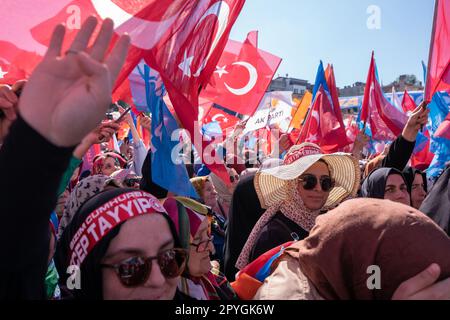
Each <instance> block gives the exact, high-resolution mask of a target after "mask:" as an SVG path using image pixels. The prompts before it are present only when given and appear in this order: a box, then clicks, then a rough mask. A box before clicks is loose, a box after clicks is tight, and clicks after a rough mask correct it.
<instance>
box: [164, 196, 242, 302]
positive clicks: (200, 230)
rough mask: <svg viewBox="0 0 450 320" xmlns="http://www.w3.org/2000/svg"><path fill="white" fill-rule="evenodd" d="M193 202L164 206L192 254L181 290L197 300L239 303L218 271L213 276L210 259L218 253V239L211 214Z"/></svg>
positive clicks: (172, 202)
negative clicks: (216, 241) (215, 240)
mask: <svg viewBox="0 0 450 320" xmlns="http://www.w3.org/2000/svg"><path fill="white" fill-rule="evenodd" d="M188 202H190V203H188ZM193 202H194V201H193V200H190V199H188V200H186V199H181V198H178V197H177V198H169V199H167V200H166V201H165V202H164V208H165V209H166V210H167V212H168V214H169V216H170V218H171V219H172V221H173V222H174V224H175V228H176V230H177V232H178V235H179V238H180V241H181V244H182V246H183V248H184V249H186V250H187V251H188V252H189V256H188V262H187V265H186V269H185V270H184V273H183V275H182V278H181V281H180V282H179V285H178V288H179V290H180V291H181V292H182V293H183V294H185V295H187V296H189V297H191V298H194V299H197V300H231V299H237V296H236V294H235V292H234V290H233V289H232V288H231V285H230V284H229V282H228V281H227V279H226V278H225V277H224V276H223V275H222V274H220V272H218V271H217V270H214V272H212V264H211V258H210V257H211V254H212V253H213V252H214V246H213V240H214V236H213V235H212V234H211V221H212V219H213V217H212V213H211V210H210V209H209V208H207V207H205V206H203V205H200V204H193Z"/></svg>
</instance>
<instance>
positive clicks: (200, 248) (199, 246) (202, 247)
mask: <svg viewBox="0 0 450 320" xmlns="http://www.w3.org/2000/svg"><path fill="white" fill-rule="evenodd" d="M213 240H214V236H211V237H210V238H209V239H208V240H205V241H202V242H200V243H191V244H190V245H191V246H193V247H195V248H196V251H197V253H202V252H205V251H207V250H208V249H209V244H210V243H211V242H213Z"/></svg>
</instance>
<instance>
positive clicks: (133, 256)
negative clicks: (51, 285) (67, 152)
mask: <svg viewBox="0 0 450 320" xmlns="http://www.w3.org/2000/svg"><path fill="white" fill-rule="evenodd" d="M187 254H188V253H187V251H186V250H185V249H183V248H182V247H181V244H180V241H179V239H178V235H177V232H176V231H175V227H174V226H173V223H172V221H171V219H170V218H169V216H168V215H167V213H166V211H165V209H164V207H163V206H162V205H161V204H160V202H159V201H158V200H157V199H156V198H155V197H153V196H152V195H150V194H148V193H146V192H143V191H137V190H135V189H119V188H116V189H113V190H107V191H104V192H102V193H100V194H98V195H96V196H94V197H92V198H91V199H89V200H88V201H86V202H85V203H84V204H83V205H82V206H81V207H80V209H79V210H78V211H77V213H76V214H75V215H74V217H73V218H72V221H71V222H70V224H69V225H68V226H67V227H66V229H65V230H64V232H63V234H62V237H61V239H60V241H59V242H58V245H57V250H56V255H55V262H56V265H57V268H58V271H59V273H60V275H61V279H60V280H61V281H60V283H61V285H62V286H64V287H66V289H67V290H66V293H67V294H69V295H70V296H72V297H74V298H75V299H88V300H172V299H178V298H183V297H184V296H183V295H182V294H180V293H179V292H178V290H177V284H178V282H179V280H180V275H181V274H182V273H183V271H184V269H185V267H186V262H187Z"/></svg>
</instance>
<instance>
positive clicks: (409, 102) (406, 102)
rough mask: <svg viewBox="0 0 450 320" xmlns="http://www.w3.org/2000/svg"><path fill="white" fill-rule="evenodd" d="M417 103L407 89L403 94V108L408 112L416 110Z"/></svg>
mask: <svg viewBox="0 0 450 320" xmlns="http://www.w3.org/2000/svg"><path fill="white" fill-rule="evenodd" d="M416 108H417V105H416V102H415V101H414V99H413V98H412V97H411V96H410V95H409V93H408V91H406V90H405V94H404V95H403V101H402V109H403V111H404V112H405V113H406V114H408V112H413V111H414V110H416Z"/></svg>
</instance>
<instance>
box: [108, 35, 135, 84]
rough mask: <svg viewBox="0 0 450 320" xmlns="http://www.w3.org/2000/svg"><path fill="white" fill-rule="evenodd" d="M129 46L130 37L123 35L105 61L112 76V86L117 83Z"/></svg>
mask: <svg viewBox="0 0 450 320" xmlns="http://www.w3.org/2000/svg"><path fill="white" fill-rule="evenodd" d="M129 45H130V37H129V36H128V35H122V36H121V37H120V38H119V40H118V41H117V42H116V45H115V46H114V48H113V49H112V50H111V53H110V54H109V56H108V57H107V58H106V60H105V64H106V65H107V66H108V69H109V72H110V75H111V81H112V82H111V84H112V85H113V84H114V83H115V82H116V79H117V76H118V75H119V72H120V70H121V68H122V66H123V63H124V62H125V58H126V56H127V53H128V47H129Z"/></svg>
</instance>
